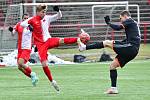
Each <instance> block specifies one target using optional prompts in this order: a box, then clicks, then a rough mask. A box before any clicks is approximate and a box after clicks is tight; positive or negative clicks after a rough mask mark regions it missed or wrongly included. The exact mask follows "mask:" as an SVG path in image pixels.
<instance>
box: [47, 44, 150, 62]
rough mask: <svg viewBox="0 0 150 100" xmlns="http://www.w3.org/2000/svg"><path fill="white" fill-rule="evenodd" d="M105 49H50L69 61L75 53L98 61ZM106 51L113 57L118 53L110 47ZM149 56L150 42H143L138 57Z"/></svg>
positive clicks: (52, 52)
mask: <svg viewBox="0 0 150 100" xmlns="http://www.w3.org/2000/svg"><path fill="white" fill-rule="evenodd" d="M103 51H104V49H92V50H87V51H84V52H79V51H78V49H77V48H74V49H50V50H49V52H50V53H51V54H54V55H57V56H58V57H60V58H62V59H64V60H68V61H73V55H75V54H80V55H85V56H86V57H87V60H96V61H98V60H99V58H100V56H101V54H102V53H103ZM105 51H106V53H107V54H110V55H111V57H112V58H114V56H115V55H116V54H115V53H114V51H113V50H111V49H109V48H105ZM68 55H70V56H68ZM147 58H150V44H146V45H144V44H141V46H140V50H139V54H138V56H137V57H136V59H147Z"/></svg>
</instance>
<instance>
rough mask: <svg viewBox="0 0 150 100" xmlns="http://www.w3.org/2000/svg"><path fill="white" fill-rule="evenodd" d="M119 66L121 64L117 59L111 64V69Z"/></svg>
mask: <svg viewBox="0 0 150 100" xmlns="http://www.w3.org/2000/svg"><path fill="white" fill-rule="evenodd" d="M117 67H119V64H118V62H116V61H113V62H112V63H111V64H110V70H115V69H117Z"/></svg>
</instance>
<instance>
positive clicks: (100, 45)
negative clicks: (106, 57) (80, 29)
mask: <svg viewBox="0 0 150 100" xmlns="http://www.w3.org/2000/svg"><path fill="white" fill-rule="evenodd" d="M101 48H104V45H103V42H95V43H93V44H89V45H86V50H88V49H101Z"/></svg>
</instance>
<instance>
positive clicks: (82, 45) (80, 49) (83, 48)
mask: <svg viewBox="0 0 150 100" xmlns="http://www.w3.org/2000/svg"><path fill="white" fill-rule="evenodd" d="M78 49H79V51H80V52H82V51H85V50H86V45H85V44H84V43H82V42H81V41H80V38H78Z"/></svg>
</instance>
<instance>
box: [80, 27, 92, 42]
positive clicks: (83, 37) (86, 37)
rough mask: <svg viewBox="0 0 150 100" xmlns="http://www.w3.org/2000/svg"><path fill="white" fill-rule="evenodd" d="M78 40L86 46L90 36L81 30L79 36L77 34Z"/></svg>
mask: <svg viewBox="0 0 150 100" xmlns="http://www.w3.org/2000/svg"><path fill="white" fill-rule="evenodd" d="M79 38H80V40H81V42H82V43H84V44H86V43H87V42H88V41H89V40H90V35H89V34H88V33H86V32H85V31H84V30H83V29H81V34H79Z"/></svg>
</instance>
